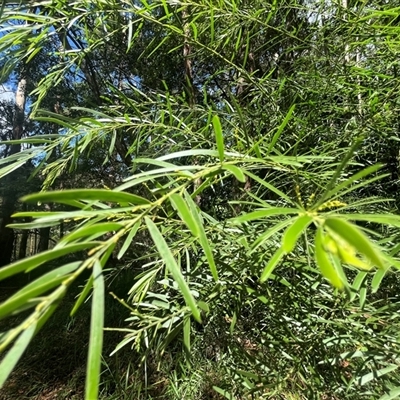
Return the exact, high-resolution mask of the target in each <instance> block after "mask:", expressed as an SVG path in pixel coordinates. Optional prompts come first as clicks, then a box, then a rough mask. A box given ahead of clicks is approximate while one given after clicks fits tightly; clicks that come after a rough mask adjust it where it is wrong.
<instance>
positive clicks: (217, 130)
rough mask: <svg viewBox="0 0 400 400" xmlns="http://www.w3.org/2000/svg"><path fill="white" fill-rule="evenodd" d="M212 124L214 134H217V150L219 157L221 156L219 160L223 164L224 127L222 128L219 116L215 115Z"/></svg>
mask: <svg viewBox="0 0 400 400" xmlns="http://www.w3.org/2000/svg"><path fill="white" fill-rule="evenodd" d="M212 124H213V127H214V132H215V139H216V142H217V150H218V155H219V160H220V161H221V162H223V161H224V151H225V148H224V136H223V134H222V126H221V121H220V120H219V117H218V115H214V116H213V119H212Z"/></svg>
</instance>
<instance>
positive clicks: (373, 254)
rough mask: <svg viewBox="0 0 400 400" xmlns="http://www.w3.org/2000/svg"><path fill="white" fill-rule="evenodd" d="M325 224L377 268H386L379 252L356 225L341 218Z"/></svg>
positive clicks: (328, 220) (329, 220)
mask: <svg viewBox="0 0 400 400" xmlns="http://www.w3.org/2000/svg"><path fill="white" fill-rule="evenodd" d="M325 224H326V225H327V226H328V227H329V228H330V229H332V230H333V231H334V232H335V233H337V234H338V235H339V236H340V237H341V238H343V239H344V240H345V241H346V242H348V243H349V244H350V245H351V246H353V247H354V248H355V249H356V250H357V251H358V252H359V253H360V254H363V255H364V256H365V257H367V258H368V259H369V260H370V261H371V262H372V263H373V264H375V265H376V266H377V267H379V268H384V264H383V261H382V258H381V256H380V254H379V251H378V250H377V249H376V248H374V246H373V244H372V243H371V241H370V240H369V239H368V238H367V237H366V236H365V235H364V234H363V233H362V232H361V231H360V230H359V229H358V228H357V227H356V226H355V225H353V224H351V223H349V222H348V221H345V220H343V219H339V218H328V219H327V220H326V221H325Z"/></svg>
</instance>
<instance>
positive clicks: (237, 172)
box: [223, 164, 246, 183]
mask: <svg viewBox="0 0 400 400" xmlns="http://www.w3.org/2000/svg"><path fill="white" fill-rule="evenodd" d="M223 169H225V170H226V171H229V172H230V173H231V174H232V175H233V176H234V177H235V178H236V179H237V180H238V181H239V182H242V183H245V182H246V176H245V174H244V172H243V171H242V170H241V169H240V168H239V167H237V166H236V165H232V164H225V165H224V166H223Z"/></svg>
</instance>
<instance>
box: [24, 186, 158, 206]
mask: <svg viewBox="0 0 400 400" xmlns="http://www.w3.org/2000/svg"><path fill="white" fill-rule="evenodd" d="M71 200H73V201H74V200H94V201H110V202H113V203H120V202H127V203H132V204H149V203H150V202H149V201H148V200H146V199H145V198H144V197H141V196H137V195H135V194H131V193H127V192H116V191H114V190H107V189H71V190H54V191H51V192H40V193H34V194H30V195H28V196H24V197H23V198H22V201H26V202H36V201H42V202H54V203H64V202H65V201H71Z"/></svg>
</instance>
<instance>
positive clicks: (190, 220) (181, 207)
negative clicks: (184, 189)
mask: <svg viewBox="0 0 400 400" xmlns="http://www.w3.org/2000/svg"><path fill="white" fill-rule="evenodd" d="M170 199H171V203H172V205H173V207H174V208H175V210H177V211H178V213H179V216H180V217H181V219H182V221H183V222H184V223H185V224H186V226H187V227H188V228H189V229H190V232H191V233H192V235H193V236H194V237H199V236H200V231H201V228H200V227H199V226H198V221H196V219H195V217H194V216H193V214H192V212H191V210H190V209H189V206H188V204H187V203H186V201H185V200H184V199H183V197H182V196H180V195H179V194H177V193H174V194H172V195H171V196H170Z"/></svg>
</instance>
